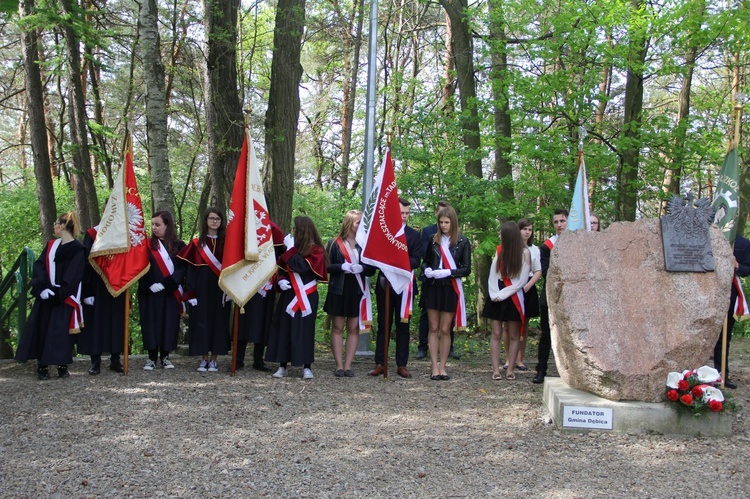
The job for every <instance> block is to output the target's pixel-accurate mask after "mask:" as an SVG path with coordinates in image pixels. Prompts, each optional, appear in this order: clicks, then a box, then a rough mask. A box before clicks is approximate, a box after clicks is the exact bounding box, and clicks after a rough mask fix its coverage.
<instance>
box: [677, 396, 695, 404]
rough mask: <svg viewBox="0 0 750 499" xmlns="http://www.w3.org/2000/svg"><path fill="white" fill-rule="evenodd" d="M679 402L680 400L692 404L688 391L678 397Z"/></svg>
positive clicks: (691, 397)
mask: <svg viewBox="0 0 750 499" xmlns="http://www.w3.org/2000/svg"><path fill="white" fill-rule="evenodd" d="M680 402H682V403H683V404H685V405H693V396H692V395H690V394H689V393H686V394H685V395H683V396H682V397H680Z"/></svg>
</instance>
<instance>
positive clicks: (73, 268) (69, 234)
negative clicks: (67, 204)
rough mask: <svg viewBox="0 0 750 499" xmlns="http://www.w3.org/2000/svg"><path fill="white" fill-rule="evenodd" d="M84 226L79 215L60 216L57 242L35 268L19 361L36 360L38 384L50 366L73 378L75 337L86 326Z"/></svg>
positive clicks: (18, 350)
mask: <svg viewBox="0 0 750 499" xmlns="http://www.w3.org/2000/svg"><path fill="white" fill-rule="evenodd" d="M79 227H80V226H79V222H78V215H76V213H75V212H73V211H70V212H68V213H66V214H64V215H61V216H60V217H59V218H58V219H57V221H56V222H55V225H54V231H55V236H56V239H54V240H52V241H49V242H47V244H46V245H45V247H44V250H43V251H42V254H41V255H39V258H38V259H37V261H36V262H35V263H34V273H33V276H32V278H31V294H32V295H34V296H35V297H36V301H35V302H34V306H33V308H32V309H31V315H30V316H29V319H28V321H27V322H26V327H25V328H24V330H23V336H21V340H20V341H19V343H18V349H17V350H16V360H17V361H19V362H26V361H27V360H31V359H36V360H37V375H38V377H39V379H49V371H48V366H50V365H57V374H58V376H59V377H61V378H67V377H69V376H70V374H69V373H68V364H71V363H72V362H73V355H72V351H73V343H74V342H73V340H72V339H71V335H72V334H77V333H79V332H80V328H81V327H82V326H83V308H82V304H81V300H82V297H81V281H82V280H83V272H84V268H85V265H86V258H85V256H84V253H85V250H84V248H83V245H82V244H81V242H80V241H78V240H77V239H76V238H75V237H76V236H77V235H78V232H79V230H80V228H79Z"/></svg>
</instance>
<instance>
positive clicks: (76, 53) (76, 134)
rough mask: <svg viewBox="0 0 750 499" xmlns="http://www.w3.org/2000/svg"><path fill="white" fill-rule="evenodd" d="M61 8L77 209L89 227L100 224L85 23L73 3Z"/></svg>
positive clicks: (65, 2)
mask: <svg viewBox="0 0 750 499" xmlns="http://www.w3.org/2000/svg"><path fill="white" fill-rule="evenodd" d="M60 5H61V6H62V9H63V12H64V13H65V14H66V16H67V17H68V19H67V21H64V24H63V26H64V30H65V45H66V48H67V56H68V57H67V62H68V85H69V92H70V109H69V115H70V124H69V126H70V139H71V142H72V143H73V164H74V165H75V169H76V171H75V176H76V181H75V182H74V189H75V194H76V207H77V209H78V216H79V218H80V220H81V226H82V227H84V228H87V227H93V226H94V225H96V224H97V223H99V200H98V199H97V197H96V184H95V183H94V174H93V172H92V170H91V156H90V154H89V140H88V118H87V117H86V97H85V96H84V94H83V85H82V81H83V73H82V71H81V53H80V49H79V46H80V39H79V37H78V35H77V34H76V32H75V29H74V25H75V23H76V22H83V19H81V18H80V16H79V15H78V14H77V13H76V12H74V10H73V4H72V3H71V0H61V1H60Z"/></svg>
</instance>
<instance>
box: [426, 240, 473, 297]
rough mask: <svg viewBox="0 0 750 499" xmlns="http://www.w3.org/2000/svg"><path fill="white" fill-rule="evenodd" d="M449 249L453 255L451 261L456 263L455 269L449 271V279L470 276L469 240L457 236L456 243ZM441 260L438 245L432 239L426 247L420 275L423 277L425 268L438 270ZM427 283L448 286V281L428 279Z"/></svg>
mask: <svg viewBox="0 0 750 499" xmlns="http://www.w3.org/2000/svg"><path fill="white" fill-rule="evenodd" d="M449 249H450V252H451V254H452V255H453V260H454V261H455V262H456V268H455V269H453V270H451V277H466V276H468V275H469V274H471V246H470V245H469V240H468V239H466V238H465V237H464V236H459V237H458V242H457V243H456V244H455V245H454V246H451V247H450V248H449ZM441 260H442V254H441V253H440V243H436V242H435V241H434V239H431V240H430V241H429V243H428V245H427V251H426V252H425V255H424V262H422V275H424V271H425V269H427V268H431V269H432V270H437V269H438V268H440V262H441ZM427 282H428V283H432V282H434V283H435V284H437V283H440V284H442V285H449V284H450V279H432V278H428V279H427Z"/></svg>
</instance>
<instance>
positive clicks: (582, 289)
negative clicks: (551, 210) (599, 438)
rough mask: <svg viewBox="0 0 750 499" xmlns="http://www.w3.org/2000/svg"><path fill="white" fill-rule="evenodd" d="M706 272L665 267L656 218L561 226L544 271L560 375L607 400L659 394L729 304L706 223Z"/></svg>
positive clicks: (724, 257) (691, 361)
mask: <svg viewBox="0 0 750 499" xmlns="http://www.w3.org/2000/svg"><path fill="white" fill-rule="evenodd" d="M710 237H711V247H712V251H713V256H714V259H715V264H716V270H715V272H706V273H697V272H667V271H665V270H664V253H663V248H662V241H661V228H660V224H659V220H655V219H649V220H639V221H636V222H624V223H615V224H612V225H611V226H610V227H609V228H608V229H607V230H606V231H604V232H583V231H578V232H565V233H564V234H563V235H562V236H560V238H559V239H558V241H557V244H556V245H555V248H554V250H553V252H552V257H551V264H550V268H549V271H548V274H547V297H548V301H549V307H550V324H551V328H552V348H553V350H554V353H555V359H556V362H557V368H558V371H559V372H560V376H561V377H562V378H563V380H564V381H565V382H566V383H567V384H568V385H570V386H571V387H573V388H577V389H580V390H585V391H588V392H591V393H594V394H596V395H599V396H601V397H605V398H608V399H610V400H640V401H644V402H658V401H662V400H664V385H665V381H666V379H667V373H669V372H670V371H682V370H684V369H691V368H695V367H699V366H701V365H703V364H705V363H706V361H707V359H708V358H709V357H710V355H711V353H712V350H713V347H714V344H715V343H716V340H717V338H718V336H719V334H720V332H721V328H722V324H723V321H724V317H725V315H726V313H727V309H728V307H729V290H730V286H731V280H732V276H733V274H734V267H733V262H734V259H733V257H732V251H731V248H730V246H729V244H728V243H727V241H726V239H725V238H724V236H723V235H722V234H721V232H720V231H719V230H718V229H716V228H711V231H710Z"/></svg>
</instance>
